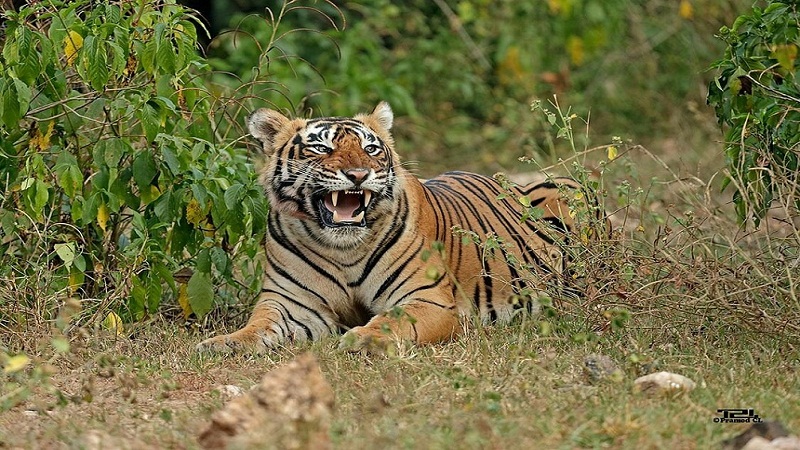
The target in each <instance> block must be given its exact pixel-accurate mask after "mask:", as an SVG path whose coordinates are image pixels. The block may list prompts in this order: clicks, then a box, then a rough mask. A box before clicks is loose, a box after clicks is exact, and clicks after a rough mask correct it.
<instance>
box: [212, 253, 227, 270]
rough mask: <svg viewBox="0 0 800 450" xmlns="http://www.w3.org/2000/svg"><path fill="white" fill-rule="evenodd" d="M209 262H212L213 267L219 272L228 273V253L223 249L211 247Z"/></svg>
mask: <svg viewBox="0 0 800 450" xmlns="http://www.w3.org/2000/svg"><path fill="white" fill-rule="evenodd" d="M211 262H213V263H214V267H216V268H217V270H218V271H219V272H220V273H223V274H227V273H228V254H227V253H225V250H223V249H221V248H219V247H212V248H211Z"/></svg>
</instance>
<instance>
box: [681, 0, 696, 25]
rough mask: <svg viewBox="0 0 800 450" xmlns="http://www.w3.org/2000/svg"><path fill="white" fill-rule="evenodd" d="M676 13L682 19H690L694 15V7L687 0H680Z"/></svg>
mask: <svg viewBox="0 0 800 450" xmlns="http://www.w3.org/2000/svg"><path fill="white" fill-rule="evenodd" d="M678 14H680V16H681V17H683V18H684V19H687V20H688V19H691V18H692V17H694V7H693V6H692V2H690V1H689V0H681V5H680V6H679V7H678Z"/></svg>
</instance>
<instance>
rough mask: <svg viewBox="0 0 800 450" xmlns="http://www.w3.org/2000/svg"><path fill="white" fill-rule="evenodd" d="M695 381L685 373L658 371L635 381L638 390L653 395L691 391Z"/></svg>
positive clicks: (634, 385)
mask: <svg viewBox="0 0 800 450" xmlns="http://www.w3.org/2000/svg"><path fill="white" fill-rule="evenodd" d="M695 386H696V385H695V382H694V381H692V380H690V379H689V378H686V377H685V376H683V375H678V374H677V373H671V372H657V373H651V374H650V375H645V376H643V377H639V378H637V379H636V380H634V382H633V388H634V390H635V391H636V392H643V393H645V394H651V395H674V394H680V393H684V392H689V391H691V390H693V389H694V388H695Z"/></svg>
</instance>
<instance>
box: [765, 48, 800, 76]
mask: <svg viewBox="0 0 800 450" xmlns="http://www.w3.org/2000/svg"><path fill="white" fill-rule="evenodd" d="M770 56H772V57H773V58H775V59H776V60H778V64H780V66H781V68H783V69H784V70H792V68H793V67H794V61H795V60H796V59H797V46H796V45H794V44H782V45H776V46H774V47H773V48H772V52H771V55H770Z"/></svg>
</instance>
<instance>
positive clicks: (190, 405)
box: [0, 323, 800, 448]
mask: <svg viewBox="0 0 800 450" xmlns="http://www.w3.org/2000/svg"><path fill="white" fill-rule="evenodd" d="M664 328H668V327H667V326H665V327H662V328H657V327H653V328H649V329H648V328H633V327H628V328H626V329H624V330H622V331H620V332H609V333H605V334H603V335H602V336H601V337H600V338H599V339H598V340H597V341H593V342H583V343H578V342H576V341H575V340H574V339H573V338H572V337H571V336H569V335H562V334H559V333H555V334H553V335H550V336H541V335H539V334H537V332H536V331H535V330H536V326H535V324H534V323H520V324H513V325H509V326H496V327H476V328H472V329H470V330H469V331H468V332H467V334H466V335H465V336H463V337H462V338H460V339H458V340H456V341H454V342H451V343H447V344H442V345H436V346H429V347H424V348H401V349H399V350H398V352H397V354H396V355H394V356H364V355H353V354H345V353H342V352H340V351H338V350H336V345H337V342H336V339H335V338H333V337H332V338H329V339H326V340H323V341H320V342H317V343H313V344H307V345H301V346H293V347H290V348H282V349H278V350H276V351H275V352H274V353H272V354H270V355H268V356H266V357H249V356H234V357H211V358H200V357H198V356H197V355H196V354H194V353H193V351H192V344H193V343H194V342H196V340H197V338H198V337H197V336H196V335H195V334H194V333H190V332H187V331H184V330H174V327H173V326H172V325H171V324H165V323H161V324H151V325H150V326H147V327H141V329H140V330H137V331H136V333H135V335H134V336H133V337H131V338H129V339H128V338H126V339H114V338H113V337H111V336H102V335H98V336H91V337H88V338H87V339H86V340H85V341H84V342H80V343H78V342H73V350H72V351H71V352H70V353H69V354H66V355H64V357H63V358H60V359H59V360H56V361H54V362H53V368H52V369H51V370H53V375H52V376H51V379H50V383H49V384H50V386H49V387H46V386H37V387H33V390H34V392H33V393H32V395H31V396H30V397H29V398H28V399H27V400H26V401H25V402H24V403H22V404H21V405H19V406H18V407H16V408H14V409H12V410H10V411H7V412H5V413H3V414H2V415H0V441H2V442H4V444H5V446H8V447H11V448H13V447H22V448H83V447H84V446H85V445H86V440H87V436H92V435H93V433H100V434H101V435H103V436H104V439H106V441H105V442H109V441H110V442H112V443H117V444H118V445H119V446H123V444H125V445H128V444H130V445H132V447H130V448H135V447H138V446H146V447H161V448H174V447H176V448H196V447H197V445H198V444H197V442H196V440H195V439H196V437H197V436H198V435H199V433H200V431H201V430H202V429H203V427H204V426H205V425H206V424H207V423H208V420H209V417H210V415H211V414H212V412H213V411H215V410H216V409H218V408H220V407H221V405H222V404H223V398H222V397H221V395H220V393H219V392H218V391H217V390H216V389H217V388H218V387H219V386H221V385H226V384H234V385H238V386H241V387H245V388H247V387H249V386H250V385H252V384H255V383H257V382H258V380H259V379H260V377H261V376H262V375H263V374H264V373H265V372H267V371H269V370H270V369H271V368H273V367H276V366H278V365H280V364H282V363H285V362H287V361H288V360H290V359H291V358H292V357H294V356H295V355H297V354H299V353H302V352H304V351H311V352H313V353H314V354H315V355H316V356H317V358H318V359H319V361H320V364H321V367H322V370H323V373H324V375H325V376H326V378H327V379H328V380H329V382H330V383H331V385H332V387H333V389H334V391H335V394H336V408H335V413H334V420H333V423H332V431H331V438H332V442H333V444H334V448H708V447H712V446H716V445H717V444H718V443H719V442H721V441H722V440H723V439H725V438H728V437H731V436H732V435H735V434H737V433H739V432H740V431H742V430H743V429H744V428H745V426H744V425H723V424H715V423H713V418H714V417H717V416H718V414H717V412H716V410H717V409H718V408H753V409H755V411H756V413H757V414H759V416H761V417H762V418H765V419H771V420H779V421H781V422H782V423H784V424H785V425H786V426H787V428H789V429H790V430H797V429H800V385H799V384H798V380H797V377H796V376H795V375H794V374H796V373H797V370H798V369H800V359H798V357H799V356H800V355H798V353H797V351H796V349H790V348H787V347H786V346H785V345H782V344H780V341H777V340H767V339H765V340H748V339H735V338H731V339H728V340H713V339H709V340H706V339H698V338H696V337H694V336H692V335H690V334H688V333H687V334H684V335H681V334H676V335H672V334H671V333H672V332H674V330H672V331H669V332H665V330H664ZM170 330H171V331H170ZM590 353H602V354H605V355H608V356H610V357H612V358H613V359H614V360H615V361H616V362H617V363H618V364H619V365H620V367H621V368H622V370H623V373H624V377H623V379H622V380H621V381H611V380H607V381H602V382H600V383H599V384H597V385H593V384H590V383H589V382H588V381H587V378H586V377H585V375H584V374H583V369H582V368H583V358H584V357H585V356H587V355H588V354H590ZM643 361H644V362H647V364H649V365H650V367H658V369H663V370H669V371H673V372H677V373H681V374H684V375H686V376H688V377H690V378H692V379H693V380H695V381H696V382H697V383H698V386H699V387H698V388H697V389H696V390H695V391H693V392H691V393H689V394H688V395H685V396H679V397H675V398H664V397H648V396H645V395H642V394H637V393H634V392H633V390H632V381H633V379H634V378H635V377H636V376H637V375H638V373H640V371H641V369H642V362H643ZM59 398H62V401H61V403H62V404H60V405H59V404H58V403H59Z"/></svg>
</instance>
